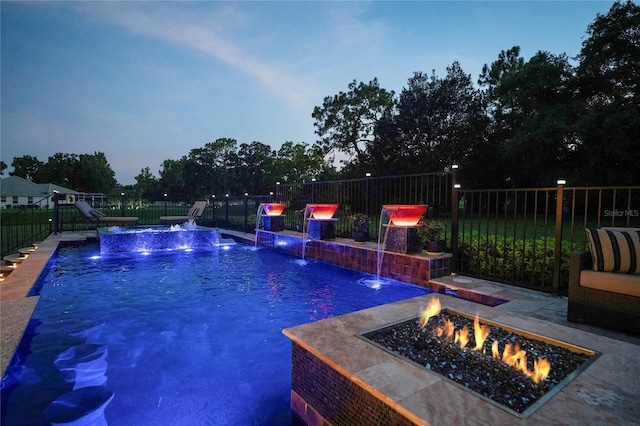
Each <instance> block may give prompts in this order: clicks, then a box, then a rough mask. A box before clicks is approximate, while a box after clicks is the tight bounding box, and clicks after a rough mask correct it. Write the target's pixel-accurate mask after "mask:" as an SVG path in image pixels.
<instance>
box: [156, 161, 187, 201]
mask: <svg viewBox="0 0 640 426" xmlns="http://www.w3.org/2000/svg"><path fill="white" fill-rule="evenodd" d="M186 162H187V157H186V156H182V158H181V159H180V160H171V159H168V160H164V161H163V162H162V164H161V166H160V171H159V174H160V179H159V181H158V186H159V187H160V188H162V189H163V191H164V193H163V195H164V194H165V193H166V194H167V198H168V199H169V201H172V202H177V201H183V200H185V198H186V193H185V190H184V183H183V181H182V177H183V175H184V166H185V164H186Z"/></svg>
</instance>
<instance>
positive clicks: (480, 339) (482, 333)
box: [473, 313, 491, 351]
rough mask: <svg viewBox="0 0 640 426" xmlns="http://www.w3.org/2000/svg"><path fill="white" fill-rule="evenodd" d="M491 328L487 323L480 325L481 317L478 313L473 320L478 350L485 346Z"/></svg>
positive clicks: (476, 348)
mask: <svg viewBox="0 0 640 426" xmlns="http://www.w3.org/2000/svg"><path fill="white" fill-rule="evenodd" d="M489 331H491V329H490V328H489V327H488V326H486V325H480V318H479V317H478V314H477V313H476V318H475V319H474V320H473V334H474V336H475V338H476V347H475V350H476V351H481V350H482V349H483V348H484V341H485V340H486V339H487V336H489Z"/></svg>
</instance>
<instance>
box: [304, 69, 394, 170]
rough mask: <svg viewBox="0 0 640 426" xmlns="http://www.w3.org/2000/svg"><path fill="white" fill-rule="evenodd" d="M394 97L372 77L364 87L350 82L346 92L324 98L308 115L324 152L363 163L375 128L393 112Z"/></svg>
mask: <svg viewBox="0 0 640 426" xmlns="http://www.w3.org/2000/svg"><path fill="white" fill-rule="evenodd" d="M394 95H395V93H394V92H393V91H387V90H385V89H382V88H381V87H380V86H379V84H378V79H377V78H374V79H373V80H372V81H370V82H369V83H368V84H365V83H362V82H361V83H357V82H356V81H355V80H354V81H353V82H351V83H350V84H349V91H348V92H346V93H345V92H340V93H338V94H337V95H334V96H327V97H325V98H324V102H323V104H322V107H318V106H317V107H315V108H314V109H313V113H312V114H311V116H312V117H313V118H314V119H315V120H316V121H315V123H314V126H315V127H316V134H317V135H318V136H320V138H321V140H320V141H319V142H320V146H322V148H323V150H324V153H325V154H329V153H331V152H334V153H335V152H342V153H344V154H346V155H347V157H348V160H346V162H356V163H364V162H366V158H367V151H368V150H369V149H370V147H371V144H372V143H373V140H374V131H375V127H376V125H377V123H378V120H379V119H380V118H381V117H383V116H385V115H387V114H389V112H390V111H391V110H393V108H394V106H395V99H394Z"/></svg>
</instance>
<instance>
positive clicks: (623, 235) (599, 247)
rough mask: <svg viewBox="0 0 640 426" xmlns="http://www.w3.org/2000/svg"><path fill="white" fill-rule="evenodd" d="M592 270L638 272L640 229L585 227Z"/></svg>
mask: <svg viewBox="0 0 640 426" xmlns="http://www.w3.org/2000/svg"><path fill="white" fill-rule="evenodd" d="M586 232H587V237H588V238H589V244H590V247H591V257H592V258H593V270H594V271H601V272H621V273H624V274H640V231H616V230H613V229H610V228H609V229H589V228H587V229H586Z"/></svg>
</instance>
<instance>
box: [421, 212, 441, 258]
mask: <svg viewBox="0 0 640 426" xmlns="http://www.w3.org/2000/svg"><path fill="white" fill-rule="evenodd" d="M418 235H420V238H421V239H422V241H424V243H425V248H426V249H427V253H442V252H444V250H445V247H446V243H445V240H444V238H445V225H444V223H443V222H441V221H439V220H435V219H425V220H423V221H422V223H421V224H420V226H419V227H418Z"/></svg>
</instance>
